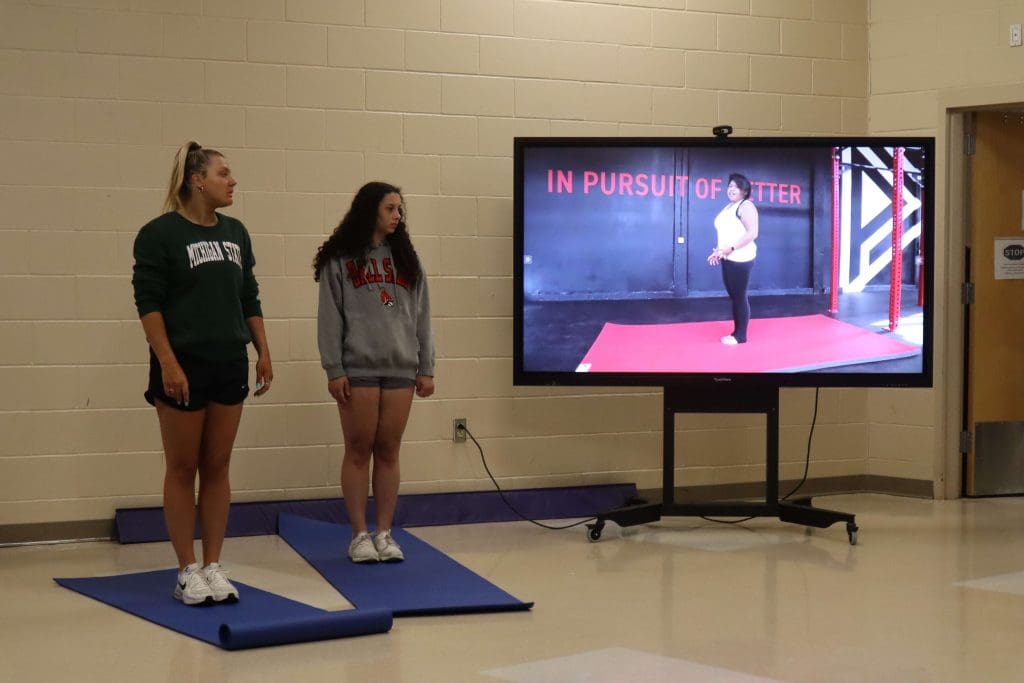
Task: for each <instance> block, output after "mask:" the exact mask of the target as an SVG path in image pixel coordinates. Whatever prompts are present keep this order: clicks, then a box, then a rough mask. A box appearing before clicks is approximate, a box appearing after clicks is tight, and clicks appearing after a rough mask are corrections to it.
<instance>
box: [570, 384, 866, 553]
mask: <svg viewBox="0 0 1024 683" xmlns="http://www.w3.org/2000/svg"><path fill="white" fill-rule="evenodd" d="M663 406H664V413H663V415H664V427H663V435H662V439H663V441H662V454H663V463H662V468H663V469H662V502H661V503H647V504H640V505H626V506H624V507H621V508H616V509H614V510H610V511H608V512H604V513H601V514H599V515H598V516H597V520H596V521H595V522H594V523H593V524H587V530H588V531H587V535H588V537H589V538H590V540H591V541H598V540H600V538H601V531H602V530H603V529H604V525H605V521H606V520H611V521H613V522H615V523H616V524H618V525H619V526H635V525H637V524H648V523H650V522H656V521H658V520H659V519H661V518H662V517H777V518H778V519H779V520H780V521H783V522H791V523H793V524H802V525H804V526H809V527H817V528H819V529H824V528H827V527H830V526H832V525H833V524H835V523H836V522H846V533H847V535H848V536H849V539H850V545H857V524H856V522H855V521H854V515H852V514H850V513H847V512H836V511H834V510H825V509H823V508H816V507H814V506H813V505H811V499H810V498H809V497H803V498H799V499H797V500H795V501H785V500H779V389H778V387H768V388H749V389H748V388H744V389H737V388H734V387H730V388H726V389H724V390H722V391H717V392H710V393H708V392H705V391H701V390H694V389H692V388H688V389H686V388H680V387H671V386H667V387H665V394H664V401H663ZM678 413H764V415H765V417H766V421H767V432H768V434H767V457H766V465H765V470H766V474H765V500H764V502H763V503H760V502H743V501H721V502H711V503H688V504H687V503H676V502H675V499H674V493H675V481H674V479H675V416H676V414H678Z"/></svg>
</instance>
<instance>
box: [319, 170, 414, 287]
mask: <svg viewBox="0 0 1024 683" xmlns="http://www.w3.org/2000/svg"><path fill="white" fill-rule="evenodd" d="M393 192H394V193H396V194H398V196H399V197H401V196H402V190H401V189H400V188H398V187H395V186H394V185H391V184H390V183H383V182H379V181H374V182H370V183H366V184H365V185H363V186H362V187H361V188H359V192H357V193H356V196H355V197H354V198H353V199H352V206H351V207H349V210H348V212H347V213H346V214H345V217H344V218H342V219H341V222H340V223H339V224H338V227H336V228H335V229H334V232H333V233H331V236H330V237H328V238H327V241H326V242H324V243H323V244H321V245H320V248H319V249H317V250H316V256H315V257H313V279H314V280H315V281H317V282H319V281H320V273H321V271H323V268H324V266H325V265H326V264H327V262H328V261H329V260H330V259H332V258H334V257H335V256H341V257H347V258H354V259H355V260H356V265H357V266H358V267H359V270H360V271H361V270H362V269H363V267H364V266H365V265H366V252H367V250H368V249H369V248H370V245H371V244H372V243H373V233H374V230H375V229H376V227H377V211H378V210H379V208H380V203H381V202H382V201H384V197H386V196H387V195H389V194H391V193H393ZM385 242H387V243H388V244H389V245H390V246H391V253H392V254H393V255H394V257H395V268H397V270H398V274H399V275H401V276H402V278H403V279H405V281H406V282H408V283H409V288H410V289H411V288H413V287H415V286H416V283H417V282H419V279H420V277H422V275H423V271H422V270H421V269H420V259H419V257H418V256H417V255H416V250H415V249H414V248H413V246H412V240H411V239H409V230H408V228H407V227H406V225H405V208H404V207H403V208H402V218H401V220H400V221H399V223H398V227H397V228H396V229H395V231H394V232H393V233H391V234H390V235H388V236H387V237H386V238H385Z"/></svg>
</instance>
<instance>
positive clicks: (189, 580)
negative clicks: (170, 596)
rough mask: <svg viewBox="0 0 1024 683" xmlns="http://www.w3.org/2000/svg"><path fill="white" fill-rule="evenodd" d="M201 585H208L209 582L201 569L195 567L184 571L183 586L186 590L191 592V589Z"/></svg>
mask: <svg viewBox="0 0 1024 683" xmlns="http://www.w3.org/2000/svg"><path fill="white" fill-rule="evenodd" d="M196 584H199V585H196ZM203 586H209V582H208V581H207V580H206V577H205V576H203V574H202V571H201V570H199V569H195V570H193V571H190V572H185V587H186V589H187V590H188V591H190V592H191V591H192V590H193V589H196V588H202V587H203Z"/></svg>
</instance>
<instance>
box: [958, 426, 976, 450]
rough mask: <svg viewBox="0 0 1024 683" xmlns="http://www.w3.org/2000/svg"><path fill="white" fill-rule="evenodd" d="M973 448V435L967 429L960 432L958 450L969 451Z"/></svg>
mask: <svg viewBox="0 0 1024 683" xmlns="http://www.w3.org/2000/svg"><path fill="white" fill-rule="evenodd" d="M973 448H974V435H973V434H971V433H970V432H969V431H967V430H964V431H962V432H960V452H961V453H970V452H971V450H972V449H973Z"/></svg>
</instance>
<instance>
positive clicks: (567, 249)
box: [513, 135, 935, 387]
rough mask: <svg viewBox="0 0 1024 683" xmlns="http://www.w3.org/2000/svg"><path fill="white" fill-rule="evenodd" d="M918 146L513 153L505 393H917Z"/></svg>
mask: <svg viewBox="0 0 1024 683" xmlns="http://www.w3.org/2000/svg"><path fill="white" fill-rule="evenodd" d="M934 163H935V143H934V139H933V138H927V137H841V138H840V137H782V138H770V137H748V138H743V137H721V136H719V137H714V136H710V135H709V136H708V137H707V138H697V137H692V138H629V137H623V138H586V137H579V138H575V137H574V138H526V137H523V138H516V140H515V155H514V251H515V255H514V258H515V263H514V307H515V308H514V334H515V339H514V344H513V346H514V358H513V363H514V374H515V377H514V381H515V383H516V384H520V385H603V386H624V385H637V386H683V385H686V386H702V385H703V386H708V387H711V386H715V387H724V386H730V385H736V386H760V387H767V386H775V387H785V386H851V387H854V386H879V387H929V386H931V385H932V347H933V324H934V320H933V317H932V311H933V307H932V271H933V268H932V266H933V262H932V245H933V244H934V219H933V216H934V212H933V210H932V207H933V204H934V189H935V184H934V175H935V173H934Z"/></svg>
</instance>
